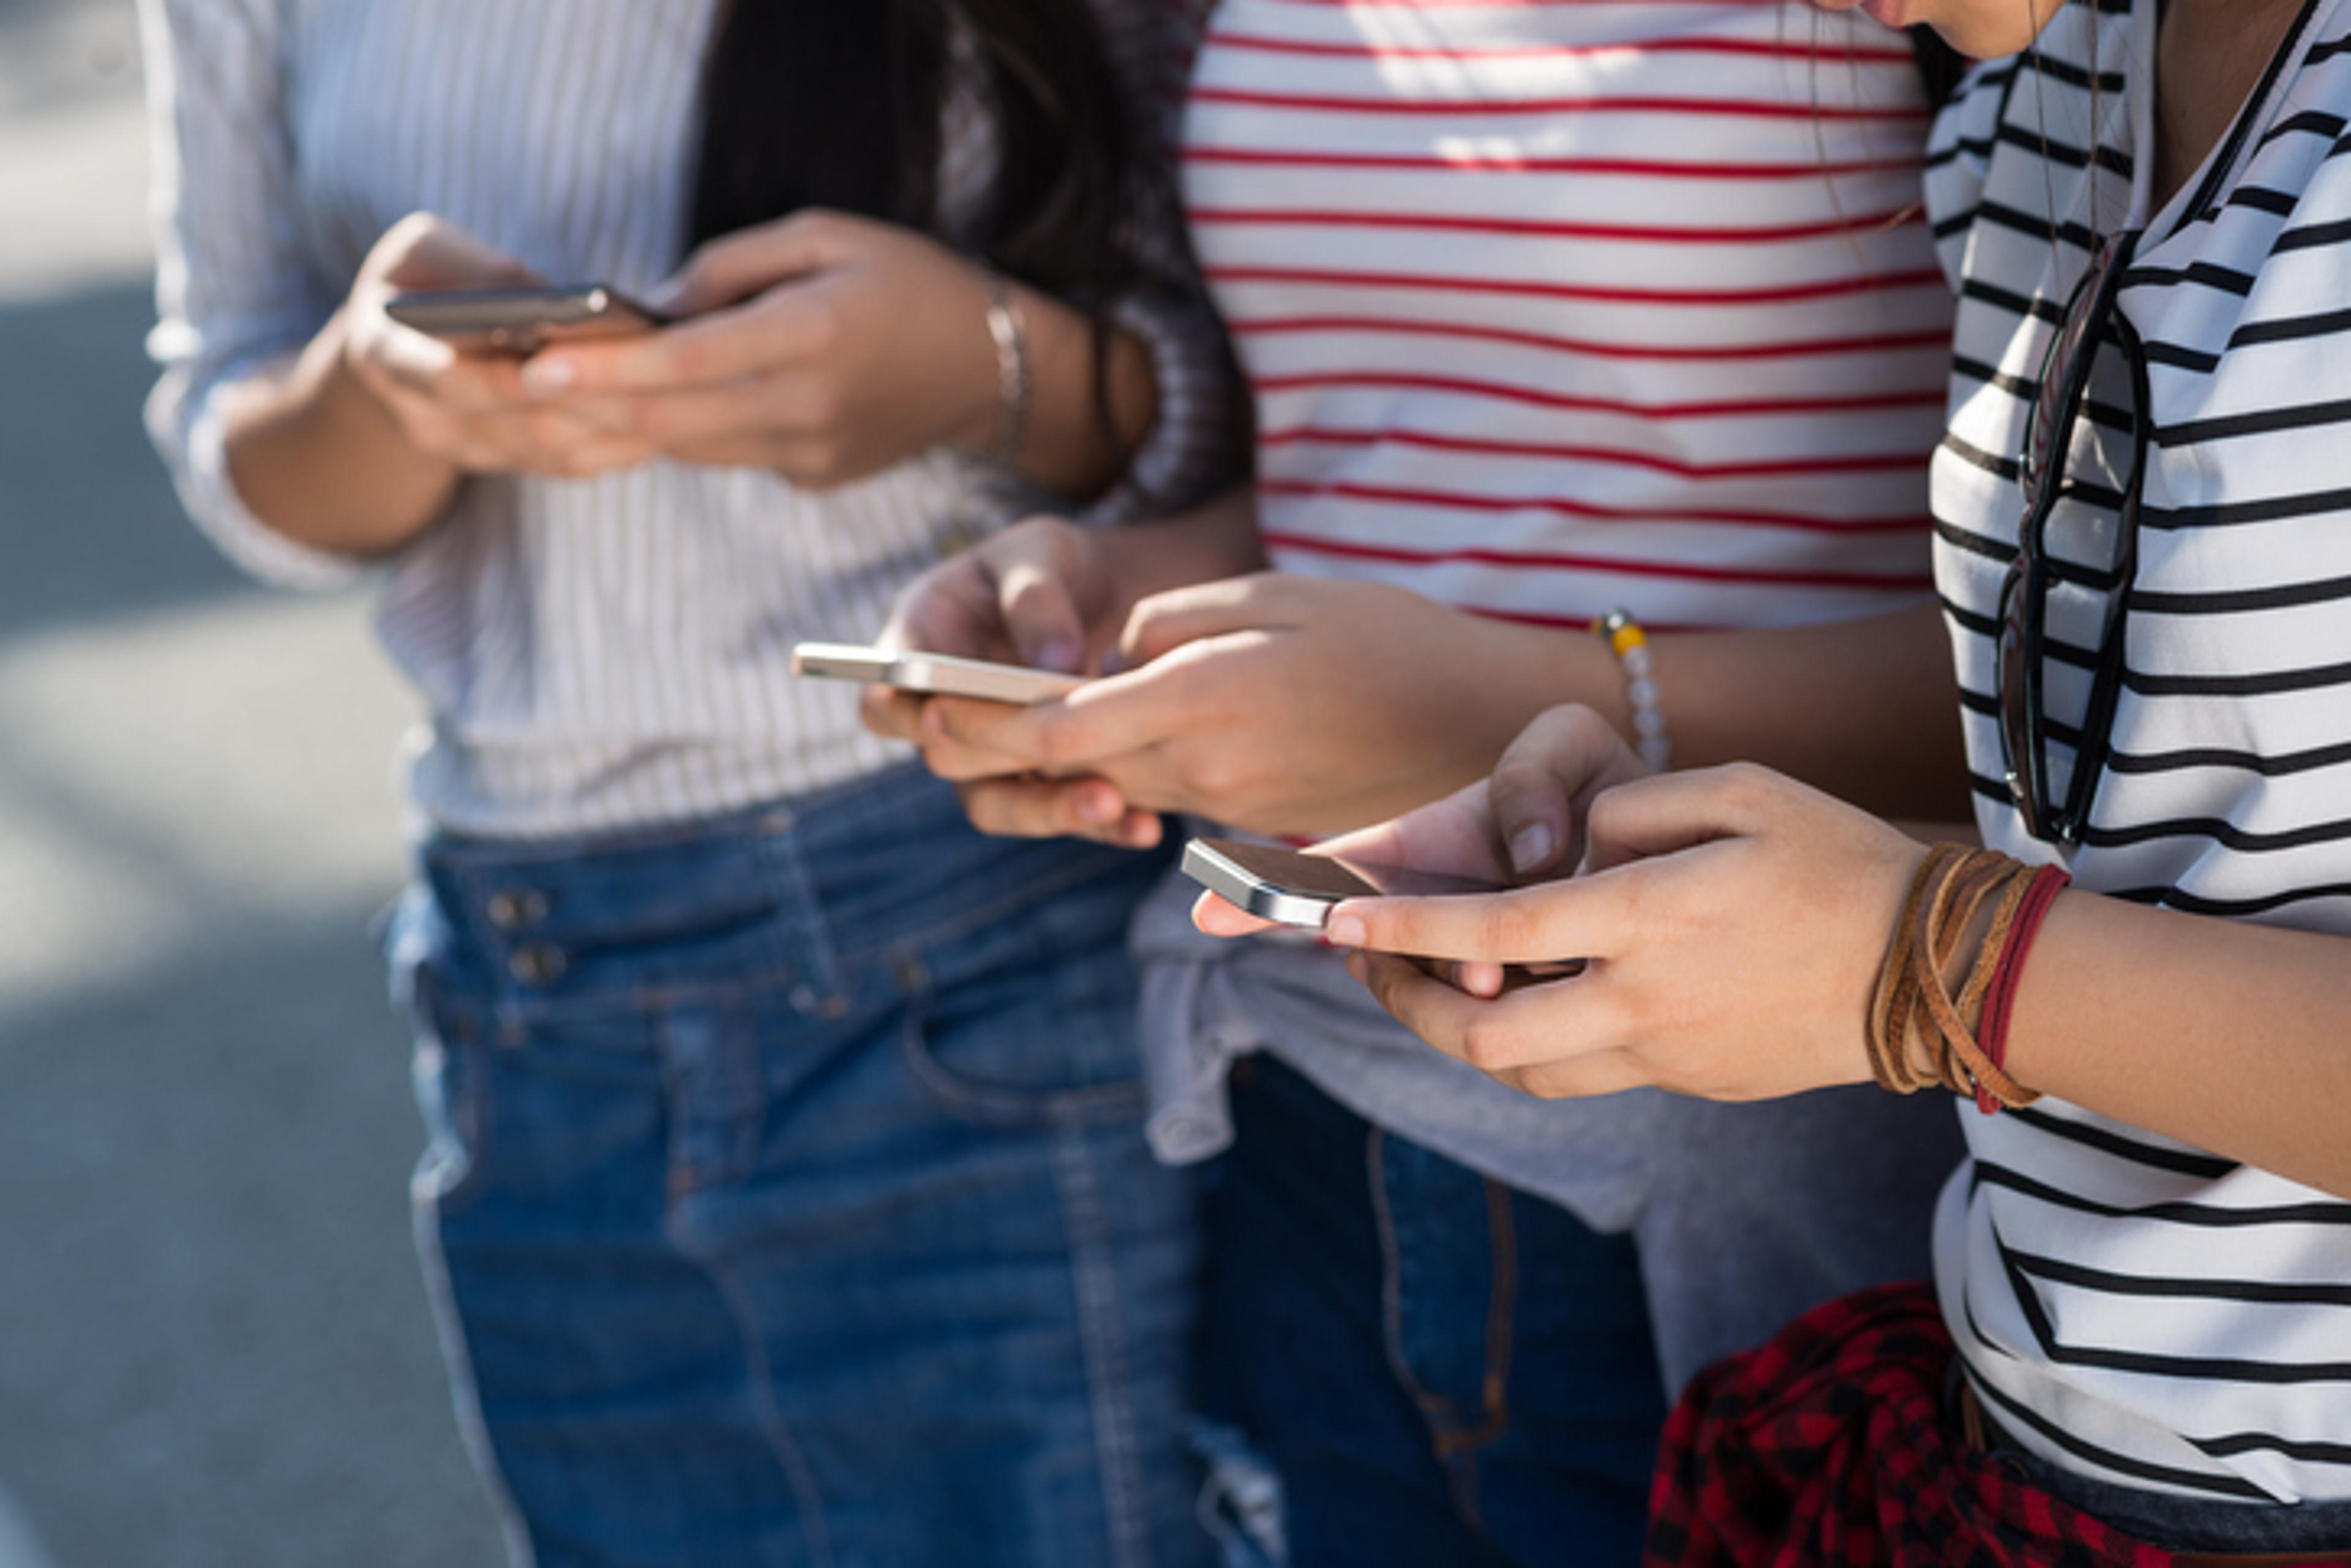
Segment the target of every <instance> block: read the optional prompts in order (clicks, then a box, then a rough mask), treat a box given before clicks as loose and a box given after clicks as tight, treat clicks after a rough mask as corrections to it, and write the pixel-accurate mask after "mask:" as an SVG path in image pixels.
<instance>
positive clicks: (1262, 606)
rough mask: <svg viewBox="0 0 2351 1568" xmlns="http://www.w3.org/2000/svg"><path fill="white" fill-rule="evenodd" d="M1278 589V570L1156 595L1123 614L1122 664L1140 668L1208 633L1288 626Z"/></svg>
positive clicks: (1292, 619)
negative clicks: (1124, 622) (1125, 616)
mask: <svg viewBox="0 0 2351 1568" xmlns="http://www.w3.org/2000/svg"><path fill="white" fill-rule="evenodd" d="M1283 587H1284V579H1283V578H1282V577H1281V576H1280V574H1279V573H1276V572H1270V571H1261V572H1256V573H1253V574H1251V575H1250V576H1248V577H1232V578H1227V579H1225V580H1222V581H1218V582H1199V583H1194V584H1192V585H1191V586H1189V587H1187V588H1175V589H1170V590H1168V591H1166V592H1165V593H1155V594H1153V595H1152V596H1151V597H1150V598H1148V599H1145V600H1144V601H1141V602H1140V603H1138V604H1136V605H1135V607H1134V610H1133V612H1130V613H1129V614H1128V616H1127V618H1126V627H1125V630H1124V631H1123V632H1121V633H1120V634H1119V640H1118V652H1119V659H1120V664H1121V667H1122V668H1124V669H1129V670H1133V669H1140V668H1141V667H1142V666H1144V664H1150V663H1151V662H1152V661H1153V660H1155V659H1158V658H1161V657H1163V656H1164V655H1165V654H1168V653H1174V652H1175V650H1176V649H1178V648H1180V647H1182V646H1184V644H1186V643H1197V642H1199V641H1200V640H1201V639H1203V638H1207V637H1221V636H1224V635H1226V634H1227V633H1228V632H1250V631H1257V630H1260V629H1265V628H1270V627H1277V626H1283V625H1289V624H1293V623H1294V622H1295V614H1294V612H1292V611H1291V610H1290V606H1289V603H1288V595H1287V594H1286V593H1285V592H1284V591H1283Z"/></svg>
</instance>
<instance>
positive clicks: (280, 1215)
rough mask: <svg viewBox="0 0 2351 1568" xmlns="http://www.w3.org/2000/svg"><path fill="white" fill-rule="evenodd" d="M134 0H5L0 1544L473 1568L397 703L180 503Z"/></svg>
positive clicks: (373, 664) (19, 1555)
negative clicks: (398, 1017)
mask: <svg viewBox="0 0 2351 1568" xmlns="http://www.w3.org/2000/svg"><path fill="white" fill-rule="evenodd" d="M144 161H145V145H144V132H143V127H142V124H141V117H140V111H139V105H138V60H137V37H136V25H135V22H134V19H133V17H132V16H131V4H130V0H0V1568H277V1565H279V1564H291V1565H299V1568H329V1565H330V1568H374V1565H378V1564H383V1565H393V1564H398V1565H408V1564H434V1565H436V1568H487V1565H489V1564H492V1563H496V1561H498V1557H497V1553H496V1545H495V1532H494V1530H493V1527H492V1524H491V1521H490V1519H489V1515H488V1511H487V1508H486V1504H485V1503H484V1501H483V1500H482V1497H481V1494H480V1492H479V1490H477V1488H476V1485H475V1481H474V1479H473V1477H472V1475H471V1472H470V1471H469V1469H467V1467H466V1465H465V1459H464V1456H463V1454H462V1452H461V1450H460V1448H459V1444H458V1438H457V1434H456V1428H455V1422H454V1420H453V1419H452V1417H451V1416H450V1414H449V1408H448V1402H447V1396H446V1391H445V1386H444V1382H443V1379H442V1374H441V1369H440V1364H439V1358H438V1356H437V1354H435V1352H434V1344H433V1336H432V1329H431V1325H430V1322H429V1319H428V1317H427V1314H426V1310H425V1304H424V1298H423V1289H422V1287H421V1285H420V1284H419V1282H418V1279H417V1273H416V1269H415V1265H414V1261H413V1256H412V1254H411V1252H410V1249H409V1239H408V1238H409V1230H408V1215H407V1203H406V1176H407V1170H408V1167H409V1166H410V1164H411V1163H412V1162H413V1158H414V1155H415V1152H416V1149H417V1147H418V1145H419V1142H420V1135H419V1134H418V1131H417V1127H416V1121H415V1115H414V1112H413V1108H412V1107H411V1105H410V1103H409V1100H408V1087H407V1070H406V1061H405V1043H404V1041H403V1040H402V1033H401V1030H400V1029H399V1027H398V1026H397V1024H396V1023H395V1022H394V1021H393V1019H392V1018H391V1016H390V1014H389V1012H388V1010H387V1009H386V1006H385V1003H384V999H383V985H382V978H381V971H380V968H379V966H378V964H377V962H376V958H375V956H374V953H373V951H372V949H371V946H370V940H369V936H368V929H367V928H368V925H369V922H370V920H371V917H372V916H373V915H374V914H375V912H376V911H377V910H378V909H379V908H380V907H381V905H382V904H384V902H385V901H386V900H387V899H388V898H389V897H390V895H391V894H392V891H393V889H394V888H395V886H396V885H397V882H398V879H399V874H400V843H399V833H398V821H399V817H398V806H397V801H396V798H395V795H394V791H393V788H392V750H393V746H394V742H395V740H396V737H398V735H399V733H400V731H401V729H402V727H404V726H405V725H406V724H407V723H408V722H410V720H411V718H412V717H413V707H412V705H411V703H410V701H409V699H408V697H407V696H406V695H405V693H404V692H403V691H402V689H401V687H400V685H399V684H398V682H397V681H396V680H395V679H394V677H393V675H392V672H391V671H390V670H389V668H388V667H387V666H386V664H385V663H384V662H383V660H382V659H381V657H380V656H379V655H378V654H377V653H376V652H375V651H374V648H373V646H372V643H371V639H370V637H369V633H368V630H367V626H366V607H365V605H364V603H363V602H360V601H354V600H350V599H338V600H323V601H319V600H313V601H300V600H294V599H287V598H280V597H276V596H272V595H269V594H266V593H264V592H262V591H258V590H255V589H253V588H251V587H249V586H248V585H246V584H245V583H244V582H242V581H241V580H239V579H238V578H236V577H235V575H234V574H233V573H231V572H230V571H229V570H227V569H226V568H225V566H223V565H221V564H220V563H219V562H218V561H217V560H216V559H214V557H213V556H212V554H211V553H210V551H209V550H208V549H206V547H205V546H204V544H203V543H202V542H201V541H200V540H198V539H197V538H195V537H194V535H193V531H192V530H191V529H190V528H189V527H188V525H187V524H186V522H185V520H184V519H183V517H182V516H181V515H180V512H179V510H178V507H177V506H176V504H175V503H174V501H173V500H172V495H171V492H170V487H169V486H168V485H167V483H166V482H165V480H164V478H163V476H162V471H161V469H160V467H159V466H158V465H157V464H156V463H155V461H154V459H153V457H152V455H151V454H150V452H149V451H148V448H147V445H146V441H145V438H144V435H143V434H142V433H141V430H140V426H139V402H140V399H141V396H142V395H143V394H144V392H145V390H146V387H147V384H148V382H149V381H150V380H151V379H152V375H151V371H149V369H148V367H147V366H146V364H145V362H144V360H143V358H142V355H141V334H142V333H143V332H144V330H145V329H146V327H147V325H148V324H149V321H150V319H151V317H152V305H151V299H150V294H149V285H148V280H147V276H146V273H147V266H148V258H147V254H146V236H145V227H144V221H143V217H142V204H143V195H144V167H143V166H144Z"/></svg>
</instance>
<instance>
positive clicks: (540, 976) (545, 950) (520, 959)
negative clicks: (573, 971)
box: [507, 945, 571, 986]
mask: <svg viewBox="0 0 2351 1568" xmlns="http://www.w3.org/2000/svg"><path fill="white" fill-rule="evenodd" d="M569 967H571V961H570V960H569V958H566V957H565V956H563V949H562V948H560V947H548V946H536V945H534V946H528V947H521V948H517V949H516V951H515V956H513V957H512V958H511V959H509V960H508V961H507V971H508V972H509V973H511V974H512V975H513V976H514V977H515V978H516V979H517V980H520V981H521V982H522V983H523V984H524V985H526V986H548V985H553V984H554V983H555V982H556V981H558V980H559V979H561V978H563V971H564V970H566V969H568V968H569Z"/></svg>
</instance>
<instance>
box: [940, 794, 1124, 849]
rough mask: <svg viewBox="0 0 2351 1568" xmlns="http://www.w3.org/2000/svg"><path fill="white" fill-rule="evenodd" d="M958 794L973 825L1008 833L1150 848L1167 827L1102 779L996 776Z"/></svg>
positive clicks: (1018, 835)
mask: <svg viewBox="0 0 2351 1568" xmlns="http://www.w3.org/2000/svg"><path fill="white" fill-rule="evenodd" d="M1097 786H1100V788H1097ZM1105 790H1106V791H1107V793H1105ZM958 793H960V794H961V796H962V797H963V807H964V814H965V815H966V816H967V817H969V818H970V819H971V822H972V826H974V827H976V828H977V829H978V830H979V831H982V832H984V833H994V834H996V835H998V836H999V837H1003V838H1022V839H1060V838H1081V839H1094V840H1098V841H1101V842H1102V843H1106V844H1115V845H1118V846H1119V847H1121V848H1123V849H1136V850H1147V849H1152V848H1155V847H1156V845H1157V844H1158V842H1159V841H1160V839H1161V837H1162V836H1163V835H1164V833H1165V824H1164V823H1163V822H1161V821H1160V819H1159V816H1158V814H1157V813H1156V812H1152V811H1136V810H1128V809H1127V808H1126V806H1125V805H1124V803H1123V800H1121V799H1120V797H1119V795H1118V792H1117V790H1116V789H1114V788H1111V787H1109V786H1105V785H1102V780H1100V779H1072V780H1068V781H1053V780H1040V779H985V780H982V781H981V782H979V783H976V784H967V785H964V786H963V787H962V788H961V789H960V790H959V791H958Z"/></svg>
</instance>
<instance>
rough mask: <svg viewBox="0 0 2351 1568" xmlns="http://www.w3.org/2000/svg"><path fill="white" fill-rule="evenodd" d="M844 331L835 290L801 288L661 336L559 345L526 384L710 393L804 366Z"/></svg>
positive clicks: (550, 389)
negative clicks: (708, 390)
mask: <svg viewBox="0 0 2351 1568" xmlns="http://www.w3.org/2000/svg"><path fill="white" fill-rule="evenodd" d="M839 330H840V322H839V320H838V319H837V315H836V312H835V309H834V306H833V302H832V299H831V293H830V291H828V290H826V289H823V288H821V287H818V286H817V285H814V284H802V285H796V286H793V287H778V288H777V289H776V290H774V291H772V292H769V293H767V294H763V295H761V296H760V297H759V298H757V299H754V300H750V301H748V302H747V303H745V304H742V305H737V306H734V307H731V308H727V309H724V310H714V311H711V312H710V313H709V314H707V315H703V316H697V317H695V318H694V319H692V320H688V321H681V322H679V323H678V324H677V325H675V326H672V327H664V328H662V329H659V330H657V331H653V332H641V333H638V334H637V335H635V336H633V337H628V338H615V339H612V340H608V341H604V342H593V343H564V344H559V345H557V346H555V347H553V348H549V349H546V350H541V351H540V352H538V353H537V354H534V355H533V356H531V359H530V361H529V362H528V364H527V365H526V366H525V367H524V370H523V380H524V383H525V384H526V385H528V387H529V388H530V390H531V392H533V393H534V394H536V395H538V396H540V397H557V396H569V395H574V394H578V393H581V392H674V391H677V390H679V389H682V388H689V387H707V386H710V385H712V384H713V383H716V382H731V381H737V380H740V379H742V378H744V377H747V376H753V375H757V374H759V373H761V372H763V371H778V370H780V369H784V368H787V367H791V366H796V365H799V364H802V363H804V362H805V361H808V360H810V358H812V357H814V356H816V355H819V354H821V353H823V352H825V351H826V350H828V349H830V348H831V346H832V345H833V344H834V343H835V342H837V341H838V339H839Z"/></svg>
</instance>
